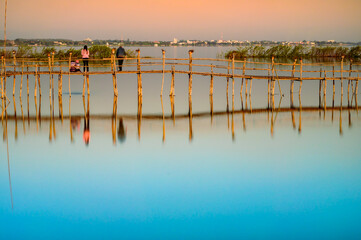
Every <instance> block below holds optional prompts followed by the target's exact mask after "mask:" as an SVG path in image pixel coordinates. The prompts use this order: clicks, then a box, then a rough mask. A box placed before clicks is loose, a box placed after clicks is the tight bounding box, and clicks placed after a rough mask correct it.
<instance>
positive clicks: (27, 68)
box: [26, 64, 29, 97]
mask: <svg viewBox="0 0 361 240" xmlns="http://www.w3.org/2000/svg"><path fill="white" fill-rule="evenodd" d="M26 72H27V74H26V88H27V95H28V97H29V65H28V64H26Z"/></svg>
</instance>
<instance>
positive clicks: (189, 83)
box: [188, 50, 193, 96]
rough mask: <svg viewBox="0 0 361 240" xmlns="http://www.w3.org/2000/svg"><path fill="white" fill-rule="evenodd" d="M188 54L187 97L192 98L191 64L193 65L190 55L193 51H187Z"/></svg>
mask: <svg viewBox="0 0 361 240" xmlns="http://www.w3.org/2000/svg"><path fill="white" fill-rule="evenodd" d="M188 54H189V81H188V95H189V96H192V63H193V59H192V54H193V50H189V51H188Z"/></svg>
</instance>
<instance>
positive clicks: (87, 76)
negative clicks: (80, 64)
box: [86, 74, 118, 97]
mask: <svg viewBox="0 0 361 240" xmlns="http://www.w3.org/2000/svg"><path fill="white" fill-rule="evenodd" d="M116 81H117V79H115V82H116ZM86 83H87V91H88V97H89V95H90V91H89V74H87V75H86ZM115 87H116V86H115ZM116 90H117V95H116V96H118V89H116Z"/></svg>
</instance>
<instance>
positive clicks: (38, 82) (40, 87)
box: [38, 66, 41, 106]
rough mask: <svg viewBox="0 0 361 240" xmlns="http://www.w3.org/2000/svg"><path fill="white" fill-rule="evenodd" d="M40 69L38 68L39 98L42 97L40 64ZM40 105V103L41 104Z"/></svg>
mask: <svg viewBox="0 0 361 240" xmlns="http://www.w3.org/2000/svg"><path fill="white" fill-rule="evenodd" d="M38 68H39V70H38V86H39V96H40V97H39V99H40V98H41V85H40V74H39V71H40V67H39V66H38ZM39 106H40V104H39Z"/></svg>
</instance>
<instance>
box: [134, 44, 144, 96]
mask: <svg viewBox="0 0 361 240" xmlns="http://www.w3.org/2000/svg"><path fill="white" fill-rule="evenodd" d="M136 51H137V70H138V95H139V96H142V95H143V94H142V92H143V91H142V72H141V68H140V50H139V49H137V50H136Z"/></svg>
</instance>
